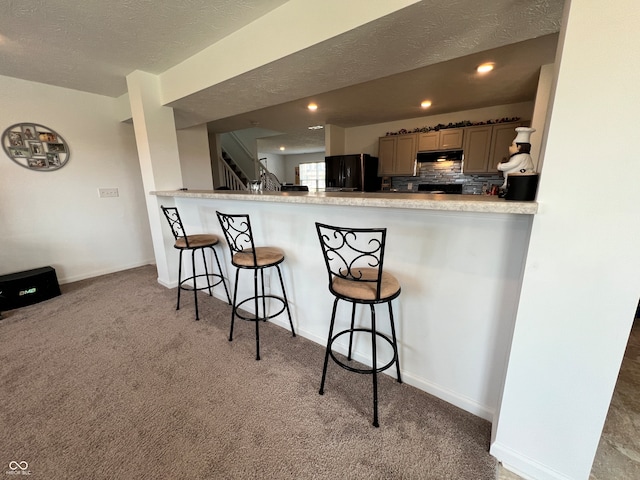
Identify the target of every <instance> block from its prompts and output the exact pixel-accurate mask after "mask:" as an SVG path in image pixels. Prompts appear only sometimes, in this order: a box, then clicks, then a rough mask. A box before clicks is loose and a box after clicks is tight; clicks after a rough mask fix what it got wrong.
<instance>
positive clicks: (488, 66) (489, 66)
mask: <svg viewBox="0 0 640 480" xmlns="http://www.w3.org/2000/svg"><path fill="white" fill-rule="evenodd" d="M494 67H495V64H494V63H483V64H482V65H478V68H476V71H477V72H478V73H487V72H490V71H491V70H493V68H494Z"/></svg>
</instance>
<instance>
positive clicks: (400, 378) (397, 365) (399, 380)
mask: <svg viewBox="0 0 640 480" xmlns="http://www.w3.org/2000/svg"><path fill="white" fill-rule="evenodd" d="M389 320H390V321H391V338H392V339H393V349H394V350H395V355H396V371H397V372H398V383H402V377H401V376H400V353H398V341H397V340H396V327H395V322H394V321H393V307H392V306H391V302H389Z"/></svg>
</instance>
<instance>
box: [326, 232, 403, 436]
mask: <svg viewBox="0 0 640 480" xmlns="http://www.w3.org/2000/svg"><path fill="white" fill-rule="evenodd" d="M316 230H317V233H318V239H319V240H320V246H321V247H322V253H323V256H324V261H325V265H326V267H327V273H328V274H329V291H330V292H331V293H332V294H333V295H334V296H335V300H334V302H333V312H332V313H331V322H330V325H329V336H328V339H327V347H326V351H325V357H324V366H323V369H322V381H321V383H320V392H319V393H320V395H323V394H324V386H325V380H326V376H327V367H328V363H329V357H331V358H332V359H333V361H334V362H335V363H337V364H338V365H339V366H340V367H342V368H344V369H346V370H349V371H351V372H355V373H362V374H370V375H372V379H373V425H374V426H375V427H378V426H379V423H378V373H379V372H382V371H384V370H386V369H388V368H390V367H391V366H392V365H393V364H394V363H395V364H396V371H397V380H398V382H399V383H402V378H401V376H400V362H399V359H398V342H397V339H396V330H395V324H394V320H393V307H392V305H391V301H392V300H393V299H395V298H397V297H398V295H400V283H399V282H398V280H397V279H396V278H395V277H394V276H393V275H391V274H390V273H387V272H385V271H384V270H383V264H384V250H385V242H386V235H387V229H386V228H343V227H335V226H331V225H326V224H322V223H317V222H316ZM339 300H344V301H347V302H351V303H352V309H351V326H350V328H347V329H344V330H342V331H340V332H337V333H334V326H335V320H336V310H337V306H338V301H339ZM379 303H386V304H387V305H388V308H389V322H390V328H391V338H389V337H388V336H387V335H385V334H383V333H381V332H379V331H377V330H376V311H375V305H376V304H379ZM357 304H364V305H369V309H370V312H371V325H370V326H368V327H356V326H355V313H356V305H357ZM354 333H362V334H364V335H367V336H370V341H371V357H372V358H371V367H365V368H361V367H359V366H356V365H354V364H353V362H352V358H351V357H352V353H353V352H352V348H353V337H354ZM343 335H348V336H349V347H348V353H347V360H346V361H345V360H344V359H343V357H342V358H339V357H338V356H336V354H335V353H334V351H333V343H334V342H335V341H336V340H337V339H338V338H340V337H342V336H343ZM377 340H382V341H384V342H386V343H388V344H389V345H390V346H391V349H392V352H393V353H392V358H391V359H390V360H389V361H388V362H387V363H386V364H384V365H382V366H378V348H377Z"/></svg>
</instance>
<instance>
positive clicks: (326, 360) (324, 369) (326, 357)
mask: <svg viewBox="0 0 640 480" xmlns="http://www.w3.org/2000/svg"><path fill="white" fill-rule="evenodd" d="M338 300H339V299H338V297H336V299H335V301H334V302H333V312H332V313H331V323H330V324H329V337H328V338H327V348H326V350H325V352H324V367H322V381H321V382H320V391H319V392H318V393H319V394H320V395H324V381H325V379H326V378H327V364H328V363H329V351H330V350H331V337H332V336H333V324H334V323H335V321H336V307H337V306H338Z"/></svg>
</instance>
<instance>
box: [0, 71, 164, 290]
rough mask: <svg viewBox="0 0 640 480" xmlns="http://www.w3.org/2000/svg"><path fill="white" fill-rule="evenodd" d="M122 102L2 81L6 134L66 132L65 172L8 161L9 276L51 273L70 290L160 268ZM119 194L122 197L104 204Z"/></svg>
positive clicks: (2, 162) (5, 249) (2, 233)
mask: <svg viewBox="0 0 640 480" xmlns="http://www.w3.org/2000/svg"><path fill="white" fill-rule="evenodd" d="M115 102H116V100H115V99H113V98H110V97H103V96H100V95H93V94H89V93H82V92H78V91H75V90H69V89H64V88H59V87H52V86H47V85H43V84H39V83H35V82H26V81H22V80H17V79H14V78H9V77H2V76H0V105H2V108H1V109H0V126H1V127H2V130H3V131H4V129H5V128H8V127H9V126H11V125H13V124H15V123H22V122H33V123H38V124H41V125H44V126H46V127H49V128H51V129H53V130H55V131H56V132H58V133H59V134H60V135H61V136H62V137H63V138H64V139H65V141H66V142H67V144H68V145H69V149H70V152H71V154H70V157H69V162H68V163H67V165H66V166H65V167H63V168H62V169H59V170H55V171H50V172H39V171H32V170H29V169H26V168H23V167H21V166H19V165H18V164H16V163H14V162H13V161H12V160H11V159H10V158H9V157H7V156H6V155H5V154H4V152H2V154H1V155H2V157H3V158H2V159H0V179H1V180H0V185H1V186H2V188H1V189H0V220H1V222H2V228H1V229H0V244H1V245H2V248H0V273H11V272H15V271H22V270H26V269H30V268H37V267H41V266H45V265H51V266H53V267H54V268H55V269H56V273H57V275H58V279H59V281H60V282H61V283H65V282H70V281H75V280H80V279H83V278H89V277H93V276H96V275H101V274H104V273H110V272H115V271H119V270H123V269H126V268H130V267H135V266H139V265H144V264H147V263H152V262H153V258H154V255H153V249H152V245H151V240H150V234H149V222H148V219H147V214H146V209H145V202H144V192H143V190H142V183H141V175H140V167H139V164H138V156H137V153H136V143H135V138H134V133H133V126H132V125H131V124H124V123H120V122H119V121H117V120H115V117H114V108H115ZM101 187H108V188H112V187H116V188H118V189H119V194H120V196H119V197H117V198H98V188H101Z"/></svg>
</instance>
